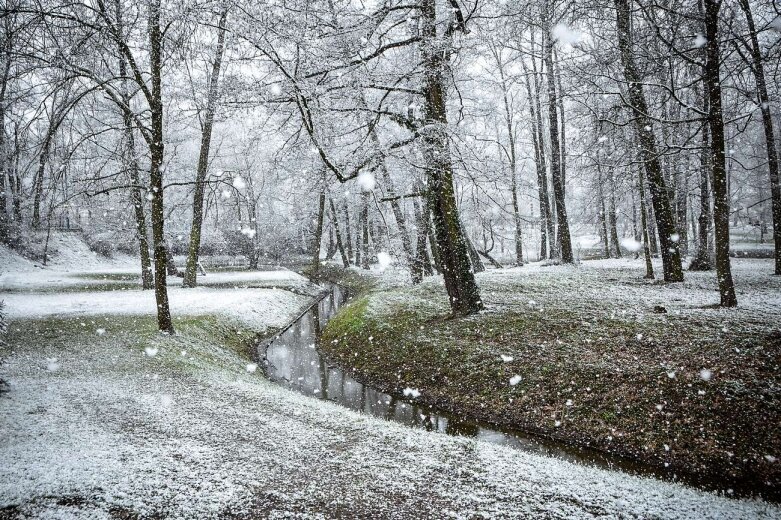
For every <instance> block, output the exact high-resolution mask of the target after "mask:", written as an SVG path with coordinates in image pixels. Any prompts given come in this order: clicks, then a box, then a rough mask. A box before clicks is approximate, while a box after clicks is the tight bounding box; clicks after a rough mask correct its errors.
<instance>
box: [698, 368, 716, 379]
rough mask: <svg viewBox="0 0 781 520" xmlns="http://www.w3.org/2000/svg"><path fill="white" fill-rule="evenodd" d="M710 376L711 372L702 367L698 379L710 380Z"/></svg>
mask: <svg viewBox="0 0 781 520" xmlns="http://www.w3.org/2000/svg"><path fill="white" fill-rule="evenodd" d="M711 376H713V372H711V371H710V370H708V369H707V368H703V369H702V370H700V379H702V380H703V381H710V378H711Z"/></svg>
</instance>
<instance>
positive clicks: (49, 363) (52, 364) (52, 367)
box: [46, 358, 60, 372]
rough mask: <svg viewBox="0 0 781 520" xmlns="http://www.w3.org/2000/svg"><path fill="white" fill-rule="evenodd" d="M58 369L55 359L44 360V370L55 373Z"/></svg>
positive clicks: (58, 365)
mask: <svg viewBox="0 0 781 520" xmlns="http://www.w3.org/2000/svg"><path fill="white" fill-rule="evenodd" d="M59 369H60V364H59V363H58V362H57V358H49V359H47V360H46V370H48V371H49V372H57V371H58V370H59Z"/></svg>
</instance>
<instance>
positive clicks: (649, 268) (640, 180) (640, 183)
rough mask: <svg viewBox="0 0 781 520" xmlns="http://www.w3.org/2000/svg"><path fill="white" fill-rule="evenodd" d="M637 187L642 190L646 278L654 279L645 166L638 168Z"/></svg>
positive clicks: (641, 214)
mask: <svg viewBox="0 0 781 520" xmlns="http://www.w3.org/2000/svg"><path fill="white" fill-rule="evenodd" d="M637 188H638V191H639V192H640V223H641V226H642V228H643V255H644V256H645V278H647V279H649V280H653V279H654V264H653V262H652V261H651V240H650V238H651V237H650V233H649V229H648V211H647V210H646V204H645V180H644V176H643V166H642V165H640V166H639V167H638V168H637Z"/></svg>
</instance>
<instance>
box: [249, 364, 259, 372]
mask: <svg viewBox="0 0 781 520" xmlns="http://www.w3.org/2000/svg"><path fill="white" fill-rule="evenodd" d="M257 369H258V365H257V364H256V363H249V364H247V372H249V373H250V374H251V373H253V372H254V371H255V370H257Z"/></svg>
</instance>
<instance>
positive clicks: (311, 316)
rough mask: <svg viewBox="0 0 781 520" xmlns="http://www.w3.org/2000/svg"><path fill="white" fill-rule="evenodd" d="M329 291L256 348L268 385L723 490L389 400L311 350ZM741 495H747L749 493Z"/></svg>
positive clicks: (434, 427)
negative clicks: (281, 330) (284, 387)
mask: <svg viewBox="0 0 781 520" xmlns="http://www.w3.org/2000/svg"><path fill="white" fill-rule="evenodd" d="M331 289H332V291H331V292H330V293H329V295H328V296H326V297H325V298H323V299H322V300H320V302H319V303H318V304H316V305H314V306H313V307H312V308H311V309H310V310H309V311H307V312H306V313H305V314H304V315H303V316H301V318H300V319H298V320H297V321H296V322H295V323H293V325H291V326H290V328H288V329H286V330H285V331H283V332H282V333H281V334H280V335H279V336H278V337H276V338H274V339H273V340H272V341H271V342H270V343H261V344H260V345H259V346H258V347H257V348H258V352H257V357H258V359H260V360H262V362H263V367H264V370H265V374H266V376H267V377H268V378H269V379H271V380H272V381H274V382H276V383H279V384H281V385H284V386H286V387H288V388H291V389H293V390H296V391H298V392H301V393H303V394H306V395H309V396H312V397H317V398H319V399H327V400H330V401H334V402H336V403H339V404H340V405H342V406H346V407H348V408H351V409H353V410H358V411H361V412H363V413H367V414H371V415H374V416H377V417H382V418H385V419H388V420H393V421H396V422H400V423H402V424H405V425H408V426H413V427H417V428H424V429H426V430H429V431H438V432H442V433H447V434H450V435H461V436H466V437H472V438H476V439H480V440H484V441H488V442H492V443H495V444H501V445H505V446H511V447H514V448H518V449H522V450H524V451H530V452H535V453H541V454H545V455H549V456H556V457H558V458H562V459H565V460H570V461H575V462H587V463H590V464H593V465H597V466H600V467H604V468H608V469H622V470H624V471H628V472H631V473H640V474H646V475H655V476H659V477H665V478H667V479H672V480H684V481H686V482H689V483H692V484H697V485H699V486H700V487H704V488H709V489H724V488H726V487H729V486H728V485H726V483H725V482H724V481H719V482H715V481H706V480H705V479H701V478H698V477H696V476H690V475H687V476H685V477H684V478H683V479H680V478H679V477H677V476H676V475H675V474H674V473H672V472H671V471H662V470H657V469H656V468H650V467H647V466H645V465H642V464H640V463H637V462H633V461H631V460H627V459H624V458H621V457H617V456H613V455H610V454H607V453H603V452H598V451H595V450H588V449H583V448H578V447H573V446H569V445H566V444H563V443H560V442H557V441H553V440H548V439H544V438H541V437H537V436H533V435H530V434H526V433H524V432H520V431H517V430H512V429H509V428H508V429H504V428H501V429H500V428H498V427H495V426H492V425H490V424H486V423H480V422H477V421H473V420H470V419H466V418H463V417H459V416H455V415H453V414H450V413H447V412H443V411H441V410H437V409H433V408H431V407H428V406H419V405H418V404H417V403H416V402H415V400H414V399H408V398H403V397H397V396H391V395H388V394H386V393H383V392H380V391H378V390H375V389H374V388H371V387H369V386H366V385H363V384H361V383H359V382H358V381H356V380H355V379H353V378H352V377H350V375H349V374H347V373H346V372H345V371H343V370H341V369H340V368H339V367H336V366H332V365H329V364H328V362H327V361H326V359H325V358H324V357H322V356H320V354H319V352H318V350H317V346H318V345H317V344H318V341H319V337H320V331H321V330H322V328H323V327H324V326H325V324H326V322H327V321H328V320H329V319H330V318H331V317H332V316H333V315H334V314H335V313H336V311H337V310H338V309H339V307H340V306H342V305H343V304H344V303H345V300H346V299H347V293H346V291H345V289H343V288H342V287H339V286H332V287H331ZM266 345H267V346H266ZM264 348H265V353H264V352H263V349H264ZM264 354H265V355H264ZM733 487H736V488H739V487H741V486H733ZM738 491H739V490H738V489H735V495H733V496H737V495H738V494H744V493H738ZM745 491H748V493H746V494H751V490H745Z"/></svg>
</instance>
